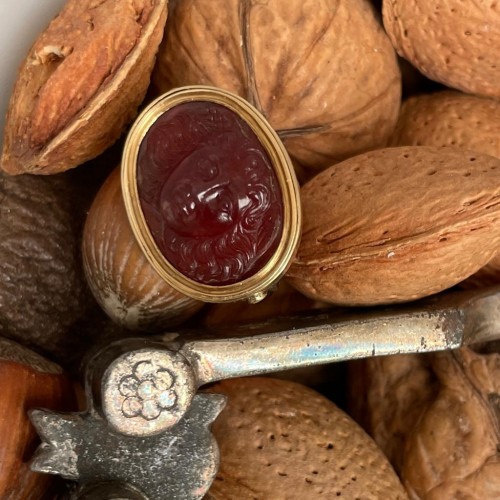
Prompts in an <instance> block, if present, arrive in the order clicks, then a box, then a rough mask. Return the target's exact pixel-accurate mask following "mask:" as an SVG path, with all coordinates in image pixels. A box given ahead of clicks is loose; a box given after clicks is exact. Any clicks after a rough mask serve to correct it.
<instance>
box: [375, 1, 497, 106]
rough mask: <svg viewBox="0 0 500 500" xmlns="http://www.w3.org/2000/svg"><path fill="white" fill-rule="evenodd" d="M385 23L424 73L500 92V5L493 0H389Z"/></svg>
mask: <svg viewBox="0 0 500 500" xmlns="http://www.w3.org/2000/svg"><path fill="white" fill-rule="evenodd" d="M382 12H383V19H384V27H385V29H386V31H387V34H388V35H389V37H390V39H391V41H392V43H393V45H394V47H395V48H396V50H397V51H398V54H399V55H400V56H402V57H404V58H405V59H407V60H408V61H410V62H411V64H413V66H415V67H416V68H417V69H418V70H419V71H420V72H421V73H423V74H424V75H426V76H428V77H429V78H430V79H432V80H436V81H438V82H440V83H443V84H444V85H446V86H448V87H452V88H455V89H458V90H462V91H463V92H467V93H470V94H477V95H483V96H489V97H500V64H499V58H498V48H499V47H500V8H499V5H498V4H497V2H495V1H492V0H479V1H476V0H384V2H383V8H382Z"/></svg>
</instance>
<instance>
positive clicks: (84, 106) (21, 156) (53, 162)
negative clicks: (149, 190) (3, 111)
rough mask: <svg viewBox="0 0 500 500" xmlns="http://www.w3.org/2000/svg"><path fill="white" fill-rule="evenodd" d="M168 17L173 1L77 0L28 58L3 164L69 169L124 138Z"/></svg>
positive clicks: (11, 169)
mask: <svg viewBox="0 0 500 500" xmlns="http://www.w3.org/2000/svg"><path fill="white" fill-rule="evenodd" d="M166 17H167V0H134V1H130V0H101V1H96V0H69V1H68V3H67V4H66V5H65V7H64V8H63V10H62V11H61V12H60V14H59V15H58V16H57V17H56V18H55V19H54V20H53V21H52V22H51V23H50V25H49V26H48V28H47V29H46V30H45V31H44V32H43V33H42V34H41V35H40V36H39V38H38V40H37V41H36V42H35V44H34V45H33V47H32V48H31V50H30V52H29V54H28V56H27V58H26V59H25V61H24V62H23V64H22V65H21V68H20V71H19V75H18V79H17V82H16V85H15V87H14V91H13V94H12V96H11V99H10V104H9V111H8V114H7V121H6V125H5V132H4V146H3V153H2V159H1V167H2V169H3V170H5V171H6V172H7V173H9V174H20V173H24V172H29V173H38V174H52V173H56V172H61V171H63V170H67V169H69V168H73V167H76V166H78V165H80V164H81V163H83V162H85V161H87V160H89V159H91V158H94V157H95V156H97V155H98V154H100V153H101V152H102V151H104V149H106V148H107V147H108V146H110V145H111V144H112V143H113V142H114V141H116V139H118V137H119V136H120V134H121V133H122V131H123V129H124V126H125V125H126V124H127V123H129V122H130V121H131V120H132V119H133V118H134V116H135V114H136V112H137V107H138V106H139V104H140V103H141V101H142V99H143V98H144V95H145V93H146V90H147V87H148V85H149V79H150V74H151V71H152V67H153V64H154V58H155V55H156V51H157V49H158V45H159V43H160V41H161V38H162V35H163V28H164V25H165V21H166Z"/></svg>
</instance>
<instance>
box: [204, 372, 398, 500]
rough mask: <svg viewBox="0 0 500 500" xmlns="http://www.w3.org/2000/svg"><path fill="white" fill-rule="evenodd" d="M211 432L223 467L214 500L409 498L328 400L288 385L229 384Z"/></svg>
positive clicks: (221, 389)
mask: <svg viewBox="0 0 500 500" xmlns="http://www.w3.org/2000/svg"><path fill="white" fill-rule="evenodd" d="M211 391H212V392H216V393H223V394H226V395H227V396H228V403H227V407H226V408H225V409H224V410H223V411H222V413H221V415H220V416H219V417H218V418H217V420H216V421H215V422H214V424H213V426H212V429H213V432H214V435H215V437H216V439H217V442H218V444H219V447H220V455H221V465H220V470H219V473H218V475H217V478H216V479H215V481H214V483H213V485H212V487H211V489H210V490H209V493H208V495H207V498H210V499H221V500H222V499H228V498H238V499H242V500H243V499H249V500H250V499H252V500H253V499H257V498H258V499H262V500H264V499H271V498H272V499H276V500H281V499H287V500H290V499H306V498H316V497H318V496H319V497H321V498H329V499H330V498H337V497H341V498H350V499H353V500H354V499H361V498H363V499H370V498H371V499H381V498H387V499H405V498H407V496H406V494H405V492H404V489H403V488H402V486H401V484H400V482H399V479H398V478H397V476H396V474H395V473H394V471H393V470H392V468H391V466H390V465H389V463H388V461H387V459H386V458H385V456H384V455H383V454H382V453H381V452H380V450H379V449H378V448H377V447H376V446H375V444H374V443H373V441H372V440H371V439H370V438H369V437H368V436H367V435H366V434H365V433H364V432H363V431H362V430H361V429H360V428H359V427H358V425H357V424H356V423H355V422H354V421H353V420H351V419H350V418H349V417H348V416H347V415H346V414H344V413H343V412H342V411H341V410H339V409H338V408H337V407H336V406H335V405H334V404H333V403H331V402H330V401H328V400H327V399H326V398H324V397H322V396H320V395H318V394H317V393H316V392H314V391H312V390H311V389H307V388H306V387H304V386H301V385H299V384H295V383H293V382H286V381H282V380H274V379H266V378H247V379H235V380H226V381H224V382H221V383H219V384H217V385H215V386H214V387H213V389H211Z"/></svg>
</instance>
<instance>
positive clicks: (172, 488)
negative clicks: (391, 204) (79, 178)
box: [31, 287, 500, 500]
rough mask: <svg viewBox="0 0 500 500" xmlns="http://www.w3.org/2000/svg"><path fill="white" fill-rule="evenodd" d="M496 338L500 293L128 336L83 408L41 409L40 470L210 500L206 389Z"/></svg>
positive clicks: (155, 494)
mask: <svg viewBox="0 0 500 500" xmlns="http://www.w3.org/2000/svg"><path fill="white" fill-rule="evenodd" d="M499 338H500V287H497V288H493V289H489V290H486V291H481V292H478V291H474V292H454V293H443V294H440V295H437V296H434V297H432V298H429V299H425V300H422V301H419V302H416V303H414V304H412V305H411V306H409V307H408V306H404V307H392V308H378V309H370V310H366V311H359V310H358V311H357V312H356V313H355V314H353V315H345V314H339V313H336V312H335V311H326V312H321V313H315V314H314V315H309V316H308V315H305V316H293V317H287V318H282V319H276V320H273V321H266V322H261V323H257V324H251V325H246V326H241V327H237V328H235V329H233V330H232V331H231V332H230V333H229V332H228V331H218V332H206V331H204V332H186V333H183V334H181V333H170V334H166V335H163V336H162V337H157V338H154V339H152V338H142V339H132V340H130V339H128V340H123V341H120V342H117V343H115V344H113V345H110V346H109V347H107V348H105V349H104V350H102V351H100V352H99V353H98V354H97V355H96V356H95V357H94V358H93V359H92V361H91V362H90V363H89V364H88V367H87V371H86V395H87V402H88V409H87V411H86V412H84V413H79V414H78V413H73V414H57V413H53V412H49V411H46V410H34V411H32V412H31V419H32V421H33V423H34V425H35V426H36V428H37V430H38V432H39V434H40V436H41V438H42V440H43V442H42V444H41V445H40V447H39V449H38V451H37V453H36V455H35V458H34V460H33V462H32V469H33V470H35V471H39V472H46V473H51V474H60V475H61V476H63V477H64V478H67V479H71V480H75V481H78V482H79V483H80V489H79V491H78V492H77V493H75V494H74V498H80V499H84V498H85V499H90V498H100V499H104V498H109V499H111V498H127V499H141V500H145V499H148V500H156V499H167V498H168V499H185V500H194V499H199V498H202V497H203V496H204V494H205V493H206V492H207V490H208V488H209V487H210V484H211V482H212V480H213V479H214V477H215V475H216V472H217V468H218V461H219V456H218V450H217V444H216V442H215V440H214V438H213V436H212V435H211V433H210V431H209V425H210V423H211V422H212V421H213V420H214V419H215V418H216V417H217V415H218V414H219V412H220V411H221V410H222V409H223V406H224V404H225V399H224V396H221V395H217V394H204V393H203V392H199V389H200V388H201V387H202V386H204V385H205V384H208V383H210V382H214V381H217V380H222V379H226V378H232V377H240V376H248V375H260V374H264V373H270V372H275V371H281V370H285V369H290V368H295V367H301V366H309V365H317V364H323V363H331V362H335V361H345V360H352V359H358V358H365V357H370V356H381V355H390V354H398V353H424V352H431V351H439V350H444V349H456V348H459V347H461V346H465V345H470V344H474V343H482V342H488V341H492V340H495V339H499Z"/></svg>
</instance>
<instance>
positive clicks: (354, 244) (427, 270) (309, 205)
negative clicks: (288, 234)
mask: <svg viewBox="0 0 500 500" xmlns="http://www.w3.org/2000/svg"><path fill="white" fill-rule="evenodd" d="M301 198H302V206H303V216H304V219H303V220H304V222H303V233H302V240H301V243H300V246H299V250H298V253H297V256H296V258H295V260H294V262H293V263H292V266H291V268H290V270H289V272H288V278H289V281H290V282H291V284H292V285H293V286H295V287H296V288H297V289H298V290H299V291H301V292H302V293H304V294H305V295H307V296H309V297H312V298H316V299H318V300H323V301H327V302H331V303H336V304H343V305H374V304H388V303H395V302H404V301H411V300H415V299H418V298H421V297H425V296H427V295H431V294H434V293H437V292H440V291H441V290H444V289H446V288H449V287H451V286H453V285H455V284H457V283H459V282H460V281H462V280H464V279H465V278H467V277H468V276H470V275H472V274H473V273H475V272H476V271H477V270H479V269H480V268H481V267H483V266H484V265H485V264H487V263H488V262H489V261H490V260H491V258H492V257H493V256H494V255H495V253H496V251H497V249H498V244H499V243H500V161H499V160H498V159H497V158H493V157H491V156H487V155H481V154H476V153H473V152H467V151H465V150H460V149H455V148H435V147H423V146H422V147H412V146H407V147H401V148H388V149H383V150H378V151H373V152H370V153H365V154H363V155H360V156H357V157H355V158H351V159H350V160H347V161H345V162H343V163H341V164H338V165H335V166H333V167H331V168H329V169H328V170H326V171H324V172H321V173H320V174H318V175H317V176H316V177H314V178H313V179H312V180H311V181H309V182H308V183H307V184H305V185H304V186H303V187H302V190H301Z"/></svg>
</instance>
